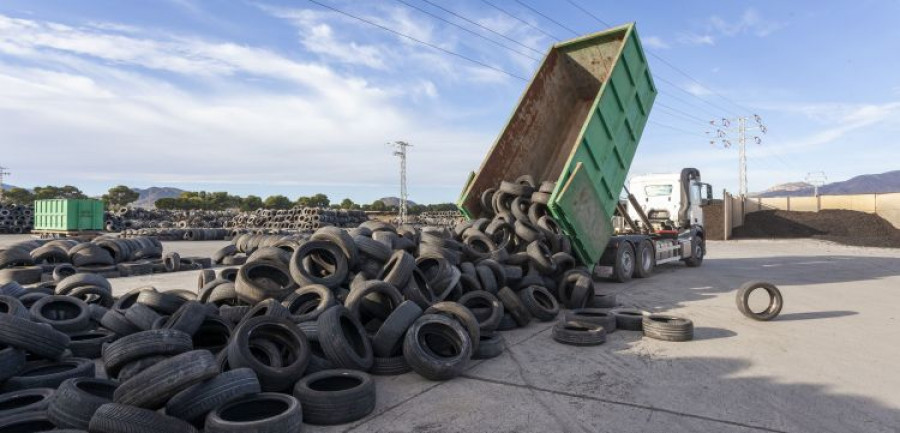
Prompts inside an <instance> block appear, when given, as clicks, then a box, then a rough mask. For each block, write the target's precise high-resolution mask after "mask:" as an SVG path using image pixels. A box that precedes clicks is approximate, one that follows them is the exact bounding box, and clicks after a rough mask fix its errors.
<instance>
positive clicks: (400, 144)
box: [394, 141, 412, 224]
mask: <svg viewBox="0 0 900 433" xmlns="http://www.w3.org/2000/svg"><path fill="white" fill-rule="evenodd" d="M408 147H412V145H411V144H409V143H407V142H405V141H395V142H394V149H397V150H395V151H394V156H397V157H399V158H400V224H406V214H407V208H406V200H407V198H408V196H407V193H406V148H408Z"/></svg>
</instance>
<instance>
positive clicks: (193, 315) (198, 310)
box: [162, 301, 209, 337]
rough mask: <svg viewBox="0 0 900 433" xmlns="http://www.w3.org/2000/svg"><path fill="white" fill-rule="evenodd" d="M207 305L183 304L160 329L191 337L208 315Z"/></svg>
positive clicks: (197, 303)
mask: <svg viewBox="0 0 900 433" xmlns="http://www.w3.org/2000/svg"><path fill="white" fill-rule="evenodd" d="M207 305H208V304H201V303H199V302H197V301H187V302H185V303H184V304H182V305H181V307H179V308H178V310H177V311H175V313H174V314H172V315H171V316H170V317H169V319H168V320H166V322H165V324H163V326H162V329H174V330H176V331H181V332H184V333H185V334H187V335H190V336H192V337H193V335H194V334H195V333H196V332H197V330H198V329H200V325H202V324H203V321H204V320H206V316H207V315H208V314H209V310H208V309H207Z"/></svg>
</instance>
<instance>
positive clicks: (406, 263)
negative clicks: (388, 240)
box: [376, 250, 416, 287]
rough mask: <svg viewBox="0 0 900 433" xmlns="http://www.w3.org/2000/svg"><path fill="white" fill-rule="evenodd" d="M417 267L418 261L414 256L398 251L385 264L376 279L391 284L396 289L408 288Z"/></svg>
mask: <svg viewBox="0 0 900 433" xmlns="http://www.w3.org/2000/svg"><path fill="white" fill-rule="evenodd" d="M415 267H416V259H415V258H413V256H411V255H410V254H409V253H407V252H406V251H403V250H397V251H394V254H392V255H391V258H390V259H388V261H387V263H385V265H384V268H382V269H381V273H380V274H379V275H378V277H377V278H376V279H378V280H382V281H384V282H386V283H390V284H392V285H393V286H394V287H406V284H407V283H408V282H409V278H410V277H411V276H412V272H413V269H414V268H415Z"/></svg>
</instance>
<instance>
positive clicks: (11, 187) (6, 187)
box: [3, 183, 18, 191]
mask: <svg viewBox="0 0 900 433" xmlns="http://www.w3.org/2000/svg"><path fill="white" fill-rule="evenodd" d="M13 188H18V187H17V186H15V185H10V184H8V183H4V184H3V190H4V191H9V190H11V189H13Z"/></svg>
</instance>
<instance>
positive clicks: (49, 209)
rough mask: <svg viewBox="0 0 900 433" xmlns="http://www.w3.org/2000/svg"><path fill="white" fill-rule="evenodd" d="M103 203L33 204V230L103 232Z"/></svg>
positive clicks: (56, 201)
mask: <svg viewBox="0 0 900 433" xmlns="http://www.w3.org/2000/svg"><path fill="white" fill-rule="evenodd" d="M103 210H104V206H103V201H101V200H96V199H90V198H89V199H52V200H37V201H35V202H34V230H53V231H92V230H103Z"/></svg>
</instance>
